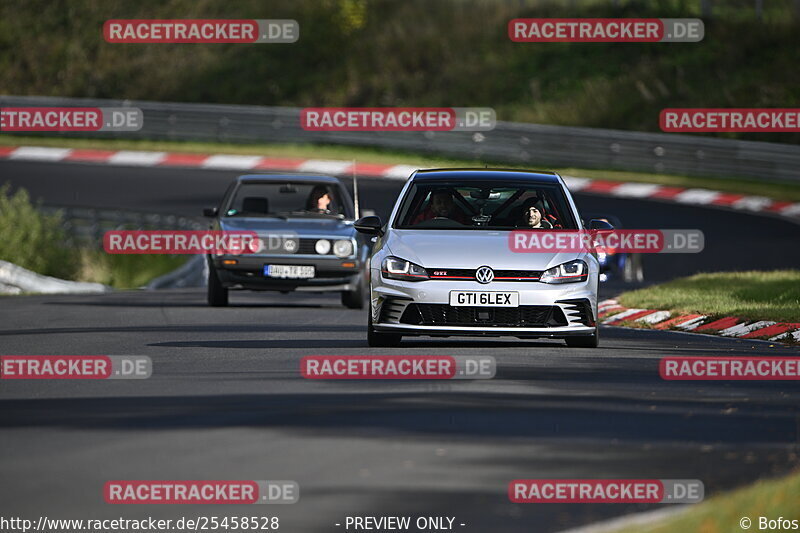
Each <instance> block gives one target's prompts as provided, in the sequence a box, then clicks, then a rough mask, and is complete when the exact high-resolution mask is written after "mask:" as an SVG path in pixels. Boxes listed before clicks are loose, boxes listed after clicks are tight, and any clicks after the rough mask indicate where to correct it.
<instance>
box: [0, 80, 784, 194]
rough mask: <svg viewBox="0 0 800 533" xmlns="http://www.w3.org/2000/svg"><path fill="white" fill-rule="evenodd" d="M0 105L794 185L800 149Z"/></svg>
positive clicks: (268, 115) (506, 129) (516, 126)
mask: <svg viewBox="0 0 800 533" xmlns="http://www.w3.org/2000/svg"><path fill="white" fill-rule="evenodd" d="M0 106H60V107H70V106H86V107H125V106H131V107H138V108H140V109H141V110H142V111H143V112H144V127H143V128H142V129H141V130H139V131H136V132H124V133H123V132H97V133H93V134H92V135H96V136H102V137H106V138H108V137H112V138H126V139H156V140H173V141H212V142H228V143H259V142H260V143H324V144H344V145H353V146H370V147H379V148H386V149H392V150H403V151H413V152H422V153H430V154H440V155H447V156H452V157H462V158H479V159H481V160H484V161H491V162H494V163H506V164H523V165H524V164H530V165H532V166H540V167H558V166H561V167H563V166H570V167H579V168H600V169H617V170H627V171H639V172H657V173H667V174H685V175H690V176H718V177H746V178H755V179H767V180H781V181H792V182H798V183H800V146H797V145H788V144H776V143H764V142H753V141H735V140H727V139H716V138H710V137H702V136H693V135H678V134H668V133H642V132H631V131H620V130H607V129H595V128H573V127H565V126H546V125H540V124H523V123H515V122H498V123H497V127H496V128H495V129H494V130H492V131H487V132H481V133H471V132H313V131H305V130H303V129H302V128H301V127H300V120H299V117H300V111H301V109H300V108H292V107H264V106H241V105H213V104H186V103H166V102H148V101H136V100H99V99H87V98H51V97H22V96H0ZM654 120H655V119H654ZM50 135H52V134H50ZM62 135H64V136H70V135H71V136H77V135H83V136H86V134H66V133H65V134H62Z"/></svg>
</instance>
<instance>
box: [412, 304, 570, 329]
mask: <svg viewBox="0 0 800 533" xmlns="http://www.w3.org/2000/svg"><path fill="white" fill-rule="evenodd" d="M400 322H401V323H403V324H411V325H415V326H476V327H516V328H552V327H558V326H566V325H567V319H566V318H565V317H564V313H563V312H562V311H561V308H560V307H558V306H551V305H522V306H520V307H453V306H450V305H447V304H418V303H414V304H410V305H409V306H408V307H406V310H405V312H404V313H403V316H402V317H401V318H400Z"/></svg>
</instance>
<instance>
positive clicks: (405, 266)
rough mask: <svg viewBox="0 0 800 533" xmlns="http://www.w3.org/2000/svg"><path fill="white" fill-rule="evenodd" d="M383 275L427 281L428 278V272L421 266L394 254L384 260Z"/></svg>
mask: <svg viewBox="0 0 800 533" xmlns="http://www.w3.org/2000/svg"><path fill="white" fill-rule="evenodd" d="M381 275H382V276H383V277H384V278H389V279H397V280H400V281H425V280H426V279H428V273H427V272H426V271H425V269H424V268H422V267H421V266H419V265H416V264H414V263H412V262H411V261H406V260H405V259H400V258H397V257H392V256H389V257H387V258H386V259H384V260H383V264H382V265H381Z"/></svg>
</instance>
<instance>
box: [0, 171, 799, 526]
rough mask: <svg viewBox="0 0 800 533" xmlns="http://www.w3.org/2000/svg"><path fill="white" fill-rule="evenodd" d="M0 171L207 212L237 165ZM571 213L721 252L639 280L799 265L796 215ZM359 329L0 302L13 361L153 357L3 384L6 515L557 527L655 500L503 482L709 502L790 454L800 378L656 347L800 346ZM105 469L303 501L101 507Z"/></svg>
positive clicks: (314, 305)
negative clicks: (416, 367)
mask: <svg viewBox="0 0 800 533" xmlns="http://www.w3.org/2000/svg"><path fill="white" fill-rule="evenodd" d="M0 172H2V175H3V177H4V179H7V178H9V177H10V178H11V180H12V181H13V182H14V183H15V184H19V185H24V186H25V187H26V188H29V189H30V190H31V191H32V192H33V193H34V195H35V196H41V197H43V199H44V201H45V202H46V203H50V204H59V205H67V204H72V205H87V204H95V205H105V206H108V207H130V208H138V209H149V210H155V211H162V210H166V209H171V210H174V211H178V212H182V213H187V214H192V213H195V212H197V209H198V207H200V206H202V205H205V204H213V203H214V202H215V200H216V198H217V196H218V191H220V190H222V189H224V187H225V185H226V184H227V181H228V178H230V177H231V176H233V175H234V174H235V173H233V172H211V171H188V170H162V169H147V170H143V169H122V168H119V169H117V168H111V167H93V166H90V165H48V164H33V163H13V162H2V163H0ZM365 185H367V186H365V188H364V191H363V196H362V198H363V205H366V206H368V207H374V208H376V209H378V210H379V211H381V210H385V209H386V208H387V206H388V205H389V204H390V203H391V198H390V196H391V194H392V191H393V190H396V189H397V187H398V186H399V185H398V184H397V183H393V182H379V181H377V180H365ZM579 202H580V203H581V204H582V206H583V207H584V208H585V209H586V210H591V211H595V212H599V211H602V210H604V209H616V211H615V212H616V213H617V214H618V215H619V216H620V218H622V219H623V221H625V222H626V226H627V227H635V226H636V225H638V224H642V225H645V224H647V226H644V227H700V228H701V229H703V230H704V231H706V236H707V242H708V245H709V246H712V243H714V244H713V246H718V248H716V253H715V254H711V255H708V256H707V255H706V254H708V249H707V252H705V253H703V254H699V255H697V256H681V257H680V258H674V257H668V256H653V257H654V259H655V261H654V262H653V264H652V267H650V266H647V264H646V268H649V270H648V273H647V274H648V275H649V276H651V277H652V276H654V275H656V274H657V273H659V272H662V273H670V272H671V273H673V275H674V274H675V273H678V272H680V271H681V269H701V268H704V265H706V264H708V265H711V267H712V268H715V269H720V268H726V266H727V264H726V261H729V260H730V261H733V262H732V263H731V267H730V268H737V267H739V268H750V267H755V266H759V267H762V268H773V267H774V266H788V265H795V266H796V265H797V264H798V261H797V259H798V255H797V254H798V251H797V250H796V246H788V245H789V244H792V243H796V242H797V232H798V226H797V225H792V224H790V223H786V222H782V221H780V220H776V219H770V218H766V217H756V216H745V215H741V214H738V213H731V212H725V211H716V210H706V209H699V208H692V207H683V206H673V205H669V204H657V203H653V202H640V201H631V200H612V199H602V198H593V197H589V196H579ZM676 220H677V221H680V224H679V223H678V222H676V223H675V224H674V225H670V226H667V225H666V221H676ZM692 224H697V225H692ZM739 229H742V230H743V231H745V230H746V231H747V232H748V233H747V234H748V235H749V237H748V240H745V241H744V242H743V244H741V245H739V244H738V243H737V240H736V239H734V238H733V237H732V236H731V235H734V233H735V231H734V230H736V231H738V230H739ZM709 235H713V236H715V237H720V238H721V240H720V242H716V239H709ZM726 235H727V236H728V237H729V238H725V239H722V237H724V236H726ZM709 241H710V242H709ZM740 246H745V247H746V248H745V249H744V250H743V249H742V248H741V247H740ZM784 246H785V247H786V249H785V250H784V249H782V247H784ZM776 247H777V248H776ZM754 250H755V251H754ZM648 259H651V258H648ZM687 262H688V263H689V264H688V266H687V265H686V263H687ZM659 265H660V266H659ZM664 265H666V266H664ZM659 269H660V270H659ZM612 289H613V288H609V287H606V288H605V289H604V291H610V290H612ZM365 321H366V316H365V312H362V311H354V310H345V309H343V308H341V307H340V306H339V305H338V298H337V297H334V296H323V295H299V294H293V295H286V296H283V295H279V294H274V295H273V294H266V295H264V294H250V293H237V294H234V295H233V296H232V306H231V307H229V308H225V309H211V308H208V307H206V306H205V303H204V293H203V292H202V291H198V290H174V291H152V292H145V291H131V292H119V293H111V294H103V295H83V296H67V295H65V296H25V297H13V298H2V299H0V353H2V354H36V355H76V354H80V355H83V354H86V355H96V354H105V355H147V356H150V357H151V358H152V360H153V362H154V372H153V376H152V377H151V378H150V379H148V380H139V381H133V380H131V381H122V380H111V381H25V382H14V381H2V382H0V432H2V439H0V472H2V473H3V475H2V482H0V502H3V503H2V508H3V509H2V515H3V516H24V517H26V518H36V517H38V516H39V515H46V516H48V517H51V518H112V517H119V516H123V517H127V518H143V517H146V516H156V517H163V518H175V517H179V516H193V517H196V516H199V515H204V516H212V515H216V516H224V515H229V516H243V515H247V516H250V515H253V514H259V515H261V514H270V513H274V514H275V515H277V516H279V517H280V519H281V526H282V527H281V530H283V531H289V532H312V533H315V532H329V531H343V528H342V527H337V526H335V525H334V524H336V523H342V521H343V520H344V518H345V516H347V515H394V514H401V515H411V516H420V515H424V516H428V515H433V516H454V517H455V518H456V523H457V524H459V523H464V524H466V525H465V526H463V527H462V526H457V527H456V529H457V530H463V531H475V532H481V533H483V532H487V531H508V532H523V531H524V532H536V531H541V532H550V531H558V530H562V529H565V528H567V527H571V526H575V525H580V524H586V523H590V522H593V521H596V520H600V519H603V518H607V517H612V516H618V515H622V514H626V513H629V512H633V511H637V510H644V509H649V508H654V507H658V506H644V505H603V504H595V505H578V504H573V505H557V504H546V505H542V504H539V505H532V504H529V505H520V504H512V503H510V502H509V501H508V497H507V495H506V491H507V485H508V483H509V481H511V480H513V479H518V478H662V479H681V478H693V479H700V480H702V481H703V482H704V483H705V486H706V493H707V494H708V495H710V494H714V493H717V492H718V491H720V490H723V489H727V488H731V487H735V486H739V485H743V484H746V483H749V482H751V481H753V480H755V479H757V478H761V477H766V476H773V475H779V474H782V473H785V472H788V471H789V470H790V469H792V468H796V467H797V466H798V452H799V451H800V450H799V449H798V435H799V434H800V407H798V406H800V386H799V385H797V384H794V383H790V382H749V383H748V382H738V383H735V382H730V383H725V382H719V383H715V382H672V381H662V380H661V379H660V378H659V377H658V360H659V358H661V357H663V356H670V355H673V356H674V355H681V356H693V355H696V356H701V355H703V356H708V355H726V356H730V355H751V356H752V355H771V356H775V355H785V356H789V355H792V356H798V355H800V348H796V347H785V346H771V345H770V344H768V343H764V342H759V341H747V340H735V339H723V338H718V337H707V336H701V335H691V334H682V333H672V332H659V331H646V330H628V329H622V328H603V329H602V344H601V348H599V349H596V350H592V349H569V348H567V347H566V346H564V345H563V342H560V341H545V340H542V341H518V340H514V341H509V340H502V339H487V340H479V341H475V340H469V339H466V340H465V339H426V338H423V339H419V340H412V341H405V342H404V344H403V346H402V347H401V348H386V349H375V348H372V349H371V348H368V347H367V346H366V342H365V330H364V325H365ZM324 354H346V355H359V354H370V355H381V354H409V355H415V354H436V355H493V356H494V357H495V358H496V360H497V363H498V372H497V376H496V378H495V379H492V380H484V381H446V382H441V381H436V382H433V381H426V382H417V381H413V382H411V381H372V382H367V381H364V382H351V381H340V382H336V381H316V380H315V381H311V380H304V379H303V378H302V377H300V375H299V362H300V358H301V357H302V356H304V355H324ZM113 479H289V480H295V481H297V482H298V483H299V484H300V487H301V497H300V502H299V503H297V504H295V505H290V506H270V507H268V506H259V507H257V508H255V512H254V511H253V509H254V508H252V507H241V506H214V507H197V506H112V505H107V504H105V503H104V501H103V496H102V488H103V484H104V483H105V482H106V481H108V480H113ZM660 507H663V506H660ZM735 527H738V526H737V525H736V524H731V529H732V530H733V529H734V528H735Z"/></svg>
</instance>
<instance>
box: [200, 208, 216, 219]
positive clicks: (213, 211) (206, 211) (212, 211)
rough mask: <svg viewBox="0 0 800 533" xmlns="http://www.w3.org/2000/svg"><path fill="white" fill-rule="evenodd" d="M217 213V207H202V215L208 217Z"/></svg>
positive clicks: (212, 216)
mask: <svg viewBox="0 0 800 533" xmlns="http://www.w3.org/2000/svg"><path fill="white" fill-rule="evenodd" d="M218 213H219V208H216V207H205V208H203V216H204V217H208V218H214V217H215V216H217V214H218Z"/></svg>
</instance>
